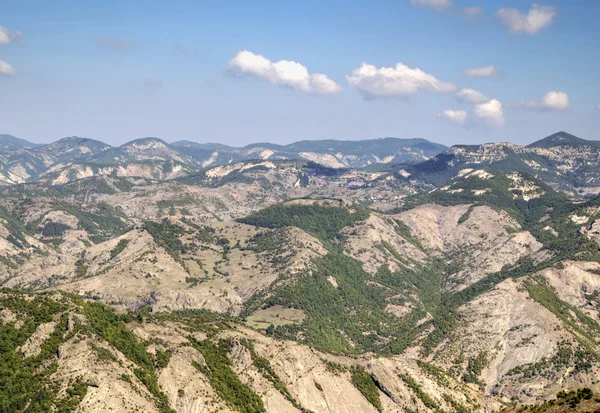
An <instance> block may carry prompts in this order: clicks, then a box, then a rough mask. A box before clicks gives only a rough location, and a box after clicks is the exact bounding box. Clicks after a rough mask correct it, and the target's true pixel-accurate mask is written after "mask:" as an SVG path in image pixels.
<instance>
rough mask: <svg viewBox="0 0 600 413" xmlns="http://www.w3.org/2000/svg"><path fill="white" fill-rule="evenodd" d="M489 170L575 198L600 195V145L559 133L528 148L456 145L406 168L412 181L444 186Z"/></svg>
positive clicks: (493, 144) (517, 146) (506, 144)
mask: <svg viewBox="0 0 600 413" xmlns="http://www.w3.org/2000/svg"><path fill="white" fill-rule="evenodd" d="M481 167H489V168H493V169H496V170H499V171H502V172H512V171H518V172H524V173H527V174H530V175H533V176H536V177H538V178H540V179H541V180H543V181H544V182H546V183H548V184H551V185H552V186H554V187H555V188H557V189H561V190H564V191H567V192H569V193H570V194H572V195H581V196H585V195H591V194H597V193H599V192H600V143H599V142H598V141H589V140H584V139H580V138H577V137H575V136H573V135H570V134H568V133H565V132H559V133H556V134H554V135H551V136H549V137H547V138H544V139H542V140H540V141H537V142H534V143H532V144H530V145H528V146H520V145H515V144H511V143H489V144H483V145H456V146H453V147H451V148H450V149H448V150H446V151H444V152H442V153H440V154H438V155H436V156H435V157H433V158H432V159H429V160H427V161H424V162H422V163H419V164H415V165H409V166H407V167H406V168H404V170H403V171H404V172H403V173H404V174H405V175H408V174H410V177H411V179H420V180H423V181H425V182H427V183H431V184H434V185H440V184H442V183H443V182H445V181H447V180H448V179H450V178H452V177H455V176H457V175H459V174H461V173H465V171H468V170H473V169H476V168H481Z"/></svg>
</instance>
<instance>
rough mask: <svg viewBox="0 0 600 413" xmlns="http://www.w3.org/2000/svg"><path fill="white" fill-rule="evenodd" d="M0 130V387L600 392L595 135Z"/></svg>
mask: <svg viewBox="0 0 600 413" xmlns="http://www.w3.org/2000/svg"><path fill="white" fill-rule="evenodd" d="M9 142H10V145H13V148H12V149H3V150H2V153H4V154H13V155H14V154H17V153H21V154H22V155H23V156H24V157H29V158H28V159H30V160H31V159H39V164H40V165H48V166H47V168H46V169H45V170H44V171H43V172H40V173H39V175H38V176H37V177H36V178H33V175H32V178H30V179H28V181H29V182H23V183H19V184H10V185H5V186H3V187H2V188H0V348H1V349H2V357H0V411H7V412H9V411H32V412H45V411H58V412H68V411H78V412H92V411H123V412H136V411H138V412H139V411H144V412H159V413H173V412H178V413H192V412H203V411H207V412H251V413H259V412H277V413H279V412H290V413H291V412H315V413H321V412H322V413H331V412H335V413H353V412H357V411H358V412H370V413H378V412H431V413H440V412H448V413H450V412H453V413H466V412H473V413H488V412H499V411H505V412H511V413H512V412H525V411H534V412H545V411H548V412H557V413H558V412H566V411H573V412H575V411H577V412H584V411H586V412H587V411H595V409H597V408H598V403H600V401H599V400H600V399H598V393H599V392H600V381H599V380H598V375H599V373H600V196H595V195H594V185H593V178H594V176H595V175H594V170H593V168H592V165H593V164H594V162H597V158H595V156H596V152H595V151H596V148H598V146H597V144H596V143H595V142H594V141H585V140H582V139H579V138H576V137H574V136H572V135H568V134H566V133H564V132H560V133H557V134H555V135H552V136H550V137H548V138H545V139H542V140H541V141H538V142H536V143H534V144H532V145H529V146H526V147H524V146H518V145H512V144H485V145H473V146H464V145H462V146H453V147H451V148H447V149H444V148H439V147H438V148H437V149H436V150H437V152H436V153H432V152H433V151H434V150H433V149H431V150H432V152H427V155H425V152H424V151H425V148H426V147H428V145H429V144H428V143H425V142H424V141H410V142H411V143H410V145H413V146H410V147H411V148H412V149H411V153H420V152H419V151H423V153H421V155H420V156H421V158H420V159H418V160H417V159H414V158H412V157H411V158H410V159H409V160H408V161H407V159H402V160H400V161H398V162H396V161H394V160H393V159H390V160H389V162H388V163H384V162H381V161H383V160H386V159H388V158H389V156H392V154H393V156H394V157H396V156H400V155H398V153H400V151H401V150H406V149H402V148H408V147H409V146H408V143H407V142H406V141H401V140H395V139H383V140H372V141H361V142H355V143H354V145H350V144H340V146H336V144H335V143H332V142H325V143H324V142H323V141H318V142H312V143H305V142H301V143H297V144H292V145H288V146H286V147H285V148H286V149H285V151H284V150H283V149H281V148H282V147H278V146H275V145H267V144H264V145H259V146H257V148H259V149H260V151H264V150H271V151H273V153H274V154H273V155H271V156H269V157H265V158H258V159H257V158H251V159H243V160H240V161H234V160H232V161H231V162H229V161H226V162H223V164H220V165H219V164H216V161H215V164H214V165H211V166H207V167H202V166H201V165H200V164H199V163H198V162H200V161H199V160H198V158H195V156H198V155H195V152H194V151H195V150H198V151H203V150H207V151H208V152H211V153H215V152H219V153H225V152H227V151H229V152H227V153H234V152H235V153H238V154H239V153H241V151H246V150H247V151H252V148H250V149H248V148H244V149H235V148H233V149H232V148H224V147H223V146H219V145H208V144H207V145H202V144H192V143H185V142H184V143H181V142H179V143H176V144H167V143H165V142H163V141H160V140H157V139H154V138H148V139H142V140H136V141H132V142H129V143H127V144H125V145H123V146H121V147H118V148H113V147H110V146H109V145H105V144H103V143H102V142H98V141H93V140H85V139H81V138H67V139H63V140H61V141H58V142H55V143H53V144H50V145H45V146H39V147H32V146H31V144H29V143H24V142H21V141H15V140H14V139H7V140H6V143H5V145H6V146H8V145H9ZM14 145H20V147H19V148H16V149H15V148H14ZM294 145H297V146H294ZM387 145H392V146H391V147H392V148H394V149H393V151H392V152H391V153H390V154H389V155H388V157H387V158H386V157H385V156H384V155H385V153H384V152H383V151H384V149H382V147H385V146H387ZM416 145H418V146H419V148H420V149H416ZM344 146H346V148H344ZM308 147H312V149H313V151H312V152H311V153H319V154H321V155H322V156H323V157H326V155H328V154H333V153H335V154H336V155H335V156H336V159H337V160H338V161H339V160H342V159H348V160H350V159H351V157H355V158H352V159H353V162H359V158H360V159H362V161H361V162H360V163H359V165H360V166H359V167H352V166H348V165H345V166H343V167H338V165H333V166H332V165H327V164H325V162H317V161H318V160H315V159H310V158H307V157H304V158H301V159H298V156H296V155H294V157H290V158H287V157H284V156H283V155H277V156H275V154H283V153H288V154H293V153H297V154H300V153H305V152H304V151H305V149H307V148H308ZM398 148H400V149H398ZM344 149H345V151H343V150H344ZM221 151H223V152H221ZM236 151H237V152H236ZM294 151H298V152H294ZM328 151H329V152H328ZM248 153H250V152H248ZM252 153H253V154H256V153H262V152H252ZM341 154H343V155H341ZM13 155H10V156H13ZM240 156H241V155H240ZM248 156H251V155H248ZM332 156H333V155H332ZM411 156H412V155H411ZM375 157H377V159H378V160H379V161H380V162H377V159H375ZM425 158H428V159H425ZM13 159H16V158H13ZM322 159H329V158H322ZM28 162H30V165H31V166H32V167H31V170H33V166H35V165H36V164H35V163H33V161H28ZM340 162H341V161H340ZM348 162H349V161H348ZM369 162H371V163H370V164H369ZM23 165H25V164H23ZM76 168H83V169H81V170H83V171H86V172H85V173H84V174H80V175H78V173H75V172H73V171H76V170H80V169H76ZM544 168H546V170H544ZM65 171H70V172H65ZM157 171H160V173H159V172H157ZM596 173H597V172H596ZM586 174H587V175H586Z"/></svg>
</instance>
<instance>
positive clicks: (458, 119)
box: [439, 109, 469, 125]
mask: <svg viewBox="0 0 600 413" xmlns="http://www.w3.org/2000/svg"><path fill="white" fill-rule="evenodd" d="M439 116H442V117H444V118H446V119H448V120H449V121H450V122H453V123H456V124H458V125H465V124H466V123H467V121H468V120H469V117H468V116H467V112H465V111H464V110H451V109H448V110H445V111H443V112H442V113H440V115H439Z"/></svg>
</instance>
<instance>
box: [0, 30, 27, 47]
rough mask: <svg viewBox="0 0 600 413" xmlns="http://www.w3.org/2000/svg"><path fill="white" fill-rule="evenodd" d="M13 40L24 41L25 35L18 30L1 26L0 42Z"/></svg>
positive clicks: (6, 42) (5, 42) (4, 42)
mask: <svg viewBox="0 0 600 413" xmlns="http://www.w3.org/2000/svg"><path fill="white" fill-rule="evenodd" d="M13 41H16V42H23V35H22V34H21V32H20V31H18V30H10V29H7V28H6V27H0V44H9V43H11V42H13Z"/></svg>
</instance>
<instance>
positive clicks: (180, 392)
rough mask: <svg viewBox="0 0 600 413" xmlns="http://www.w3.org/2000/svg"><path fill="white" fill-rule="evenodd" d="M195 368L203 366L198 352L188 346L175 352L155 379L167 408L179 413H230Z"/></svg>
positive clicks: (202, 359) (202, 360) (203, 362)
mask: <svg viewBox="0 0 600 413" xmlns="http://www.w3.org/2000/svg"><path fill="white" fill-rule="evenodd" d="M194 364H197V365H204V364H205V361H204V358H203V357H202V354H200V353H199V352H198V351H196V350H194V349H193V348H191V347H188V346H186V347H179V348H177V349H176V350H174V352H173V354H172V355H171V359H170V361H169V364H168V366H167V367H166V368H165V369H164V370H162V371H161V373H160V376H159V378H158V384H159V385H160V386H161V388H162V389H163V391H164V392H165V393H166V394H167V397H168V399H169V404H170V405H171V406H173V408H174V409H175V410H176V411H177V412H178V413H200V412H232V410H231V409H229V408H228V407H227V405H226V404H225V403H223V402H222V401H221V400H220V399H219V396H218V395H217V394H216V393H215V390H214V389H213V388H212V387H211V385H210V383H209V382H208V380H207V379H206V378H205V377H204V376H203V375H202V374H200V372H199V371H198V368H197V367H196V366H195V365H194Z"/></svg>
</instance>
